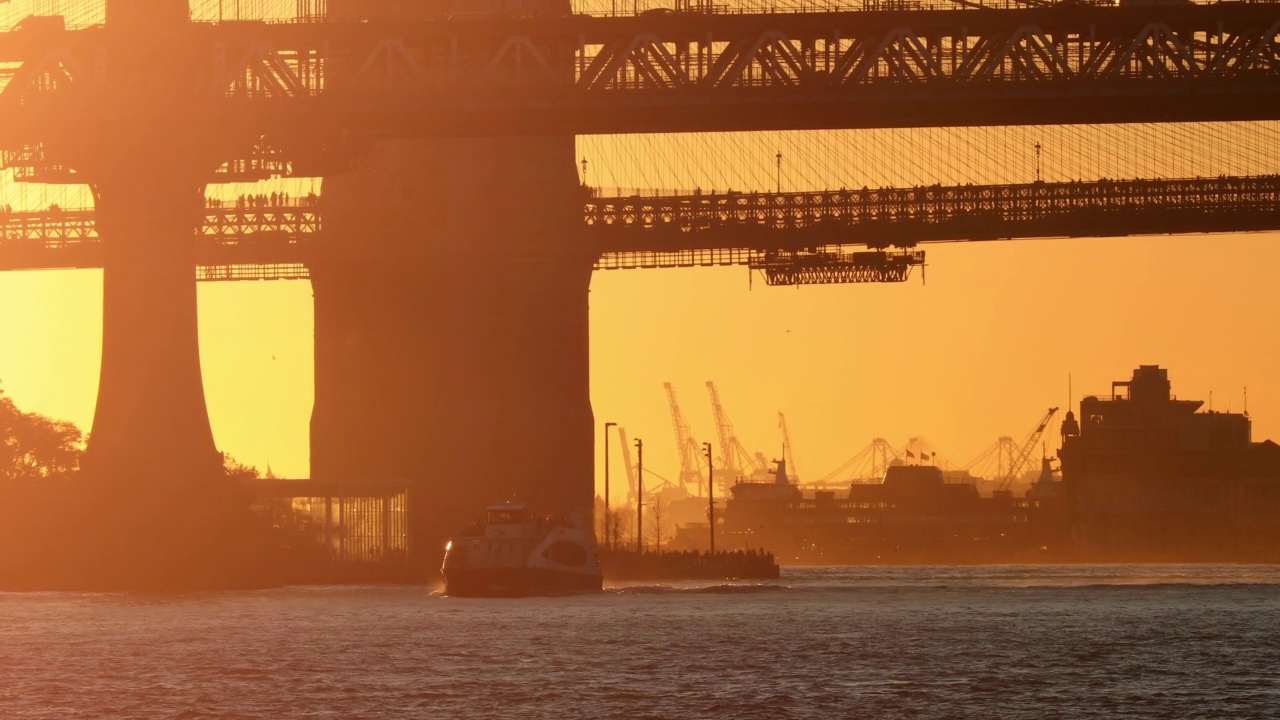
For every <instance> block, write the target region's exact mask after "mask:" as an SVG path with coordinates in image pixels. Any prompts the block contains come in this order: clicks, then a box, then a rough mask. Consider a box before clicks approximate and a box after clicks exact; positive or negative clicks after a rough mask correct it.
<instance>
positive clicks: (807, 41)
mask: <svg viewBox="0 0 1280 720" xmlns="http://www.w3.org/2000/svg"><path fill="white" fill-rule="evenodd" d="M174 32H182V33H186V38H184V42H183V43H182V46H183V47H184V48H185V54H184V56H183V57H182V58H180V59H175V62H181V63H184V66H183V67H182V68H181V72H182V74H183V75H184V76H185V77H186V78H187V80H186V85H185V87H184V89H183V93H182V95H181V97H173V96H171V95H170V96H166V97H151V96H148V95H147V93H148V92H155V91H156V89H155V88H150V87H149V86H148V85H147V84H146V83H134V86H136V87H135V90H136V93H137V95H136V96H131V95H130V93H121V92H120V91H119V88H121V87H130V86H131V85H130V84H129V83H121V82H119V78H113V73H119V72H125V71H128V68H129V65H128V64H127V63H115V62H113V59H112V58H113V57H115V56H116V55H117V54H120V53H122V52H125V51H124V50H122V49H121V48H122V47H124V46H125V45H126V44H127V43H125V42H124V41H125V40H126V39H127V38H126V36H124V35H121V34H120V33H117V32H112V31H110V30H108V29H103V28H92V29H87V30H70V31H69V30H61V29H59V28H57V27H56V26H51V27H45V28H32V29H29V30H21V31H14V32H9V33H4V34H2V35H0V83H3V90H2V91H0V127H2V128H5V131H4V133H3V136H0V144H2V145H4V146H5V147H13V146H15V145H17V144H21V143H28V144H33V143H36V142H40V141H42V140H49V139H50V138H58V137H66V136H69V135H72V134H74V133H75V132H78V131H80V130H81V129H82V128H83V127H85V126H86V124H95V125H96V124H103V123H105V124H112V123H126V124H127V123H131V122H137V121H138V120H139V118H140V117H141V115H142V114H143V113H152V112H154V108H155V107H156V106H157V103H159V104H160V105H161V106H163V107H165V113H166V118H167V121H171V122H180V121H182V119H183V118H184V117H185V118H200V119H201V120H202V121H203V123H204V124H205V126H211V127H217V128H220V131H219V132H221V133H224V134H227V135H238V136H240V137H242V138H243V142H245V143H251V142H253V141H255V140H256V139H258V138H261V137H262V136H263V135H267V136H271V137H274V138H277V139H279V140H280V141H281V143H282V144H283V143H286V142H291V143H292V144H293V145H294V146H299V147H301V146H305V147H308V148H310V149H312V150H315V149H317V148H319V147H321V146H332V144H333V143H334V142H336V139H337V138H350V137H351V136H353V135H354V136H364V137H422V136H439V135H502V134H529V133H550V132H555V133H573V134H590V133H630V132H676V131H728V130H764V129H803V128H841V127H843V128H850V127H907V126H944V125H1004V124H1032V123H1054V124H1065V123H1102V122H1134V121H1166V122H1168V121H1177V120H1188V121H1192V120H1243V119H1275V118H1277V117H1280V9H1278V8H1277V6H1275V5H1266V4H1248V3H1221V4H1215V5H1192V4H1188V5H1186V6H1171V5H1159V6H1129V7H1113V8H1103V7H1083V6H1081V7H1068V6H1057V7H1045V8H1031V9H1026V10H983V11H916V12H843V13H813V14H764V15H715V14H709V15H703V14H698V13H677V14H671V15H663V16H658V17H629V18H594V17H586V16H567V17H564V18H541V19H539V18H517V19H508V20H499V19H487V20H484V21H480V20H467V21H458V20H452V21H450V20H436V21H402V22H397V23H376V22H370V23H359V24H354V23H341V22H330V23H298V24H293V25H289V24H286V25H265V24H258V23H226V24H222V25H217V26H214V25H189V26H184V27H183V28H182V29H181V30H180V31H178V30H175V31H174ZM570 66H572V69H571V70H570V69H569V68H570ZM120 67H124V68H125V70H120V69H119V68H120ZM166 70H172V68H166ZM113 79H114V81H113ZM163 89H164V88H162V90H163ZM171 90H172V89H171V88H169V89H168V90H167V91H168V92H171ZM112 91H114V92H112Z"/></svg>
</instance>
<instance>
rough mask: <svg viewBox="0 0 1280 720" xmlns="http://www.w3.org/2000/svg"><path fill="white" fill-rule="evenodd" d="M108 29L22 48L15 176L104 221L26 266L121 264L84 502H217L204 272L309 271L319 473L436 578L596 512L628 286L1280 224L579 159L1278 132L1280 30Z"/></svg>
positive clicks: (1208, 207) (14, 90)
mask: <svg viewBox="0 0 1280 720" xmlns="http://www.w3.org/2000/svg"><path fill="white" fill-rule="evenodd" d="M105 1H106V14H105V24H104V25H102V26H95V27H87V28H69V27H67V26H65V24H64V23H63V22H60V21H59V20H58V19H55V18H33V19H30V20H28V21H24V22H23V23H22V24H21V26H20V27H18V28H16V29H14V30H12V31H10V32H6V33H0V161H2V163H3V166H4V167H6V168H10V169H12V170H13V171H14V172H15V176H16V177H17V178H18V179H21V180H25V181H30V182H62V183H66V182H71V183H81V184H86V185H88V186H89V187H90V188H91V190H92V192H93V195H94V206H95V208H94V210H92V211H89V210H60V211H57V212H56V213H50V212H41V213H35V214H30V213H21V212H20V213H11V214H7V215H6V216H5V217H3V218H0V226H2V227H3V230H4V238H5V239H4V240H3V245H2V246H0V258H2V260H0V262H3V263H4V267H5V268H39V267H53V266H59V267H88V266H95V267H96V266H99V265H100V266H101V267H102V268H103V278H104V280H103V286H104V299H103V314H104V329H103V359H102V374H101V382H100V390H99V398H98V405H97V409H96V413H95V418H94V424H93V429H92V433H91V441H90V447H89V452H88V455H87V459H86V468H85V470H86V472H87V473H88V474H89V475H91V476H94V477H99V478H105V479H107V480H109V481H110V482H111V483H112V486H113V487H116V488H118V489H119V490H120V492H121V493H122V497H127V498H133V499H134V500H138V499H139V498H151V497H155V496H159V497H162V498H167V499H166V500H165V502H167V503H169V504H170V505H171V506H173V507H188V506H203V504H205V502H204V501H205V500H207V499H208V498H209V497H210V495H209V493H210V492H211V491H210V488H212V487H215V486H216V485H217V483H216V477H217V475H218V463H219V462H220V460H219V458H218V455H217V452H216V446H215V444H214V441H213V437H212V432H211V430H210V428H209V422H208V417H207V412H206V409H205V402H204V395H203V389H202V384H201V369H200V365H199V352H198V350H199V348H198V335H197V327H196V312H195V281H196V279H197V270H196V269H197V267H199V271H198V273H199V275H198V277H199V278H201V279H204V280H214V279H244V278H266V277H280V278H290V277H292V278H301V277H308V278H310V281H311V283H312V288H313V292H314V298H315V338H316V341H315V342H316V344H315V367H316V393H315V407H314V410H313V416H312V425H311V434H312V458H311V460H312V474H313V476H314V477H315V478H316V479H317V480H320V481H330V480H340V479H343V478H349V477H371V478H379V479H396V478H408V479H409V481H410V495H411V497H413V498H414V500H413V508H411V510H410V515H411V517H410V527H411V528H413V530H412V531H411V533H410V534H411V536H412V537H411V542H410V546H411V550H410V551H411V553H415V554H417V555H418V557H419V558H420V560H421V561H422V562H424V563H428V564H429V563H430V561H431V558H432V556H433V555H434V554H435V553H436V552H437V551H438V550H437V549H438V547H439V543H440V541H441V538H442V537H444V536H445V535H447V534H448V533H449V532H451V531H452V530H453V529H454V528H455V526H457V525H458V524H459V523H460V521H462V520H464V519H466V518H469V517H470V516H471V515H472V514H473V513H474V510H475V508H476V507H478V506H482V505H484V504H487V503H488V502H491V501H492V500H493V499H494V498H495V497H498V496H500V495H509V494H511V493H520V494H523V495H524V496H525V497H526V498H528V499H530V500H532V501H533V502H534V503H535V504H538V505H541V506H543V507H546V508H570V507H581V508H585V507H588V506H589V504H590V498H591V495H592V489H591V475H592V452H591V448H592V446H593V438H594V434H595V433H594V421H593V418H592V413H591V407H590V400H589V392H588V390H589V388H588V377H589V367H588V339H587V327H588V322H587V321H588V306H587V292H588V287H589V284H590V278H591V274H592V272H593V271H594V270H596V269H609V268H645V267H671V266H696V265H711V264H744V265H746V266H748V267H752V268H755V269H758V270H760V271H762V272H763V273H764V274H765V276H766V278H767V279H768V280H769V281H770V282H776V283H780V284H787V283H809V282H857V281H868V280H875V281H894V280H902V279H905V277H906V275H907V273H909V272H910V270H911V269H912V268H913V267H916V266H919V265H921V264H923V262H924V255H923V251H922V250H920V249H919V246H920V245H921V244H923V243H928V242H942V241H971V240H982V239H995V238H1003V237H1049V236H1063V235H1067V236H1070V235H1123V234H1134V233H1153V232H1154V233H1173V232H1230V231H1241V230H1259V229H1274V228H1276V226H1277V222H1276V214H1277V202H1276V180H1275V178H1274V176H1262V177H1258V176H1251V177H1221V178H1210V179H1194V178H1190V179H1180V180H1146V181H1142V180H1138V181H1124V182H1120V181H1101V180H1096V181H1090V182H1079V183H1039V182H1037V183H1033V184H1017V185H996V186H950V187H942V186H937V185H935V186H929V187H919V188H879V189H874V190H873V189H867V190H861V189H848V190H836V191H829V192H817V193H772V194H768V193H753V194H747V193H734V194H729V193H720V194H714V195H713V194H711V193H709V192H708V193H689V194H684V195H678V196H675V195H672V196H661V197H622V198H603V197H598V196H591V197H585V198H584V192H583V188H582V181H583V180H582V178H580V177H579V176H578V173H577V171H576V168H575V162H574V161H575V158H574V136H575V135H585V134H597V133H657V132H689V131H703V132H729V131H742V130H770V129H827V128H903V127H944V126H985V125H1020V124H1064V123H1132V122H1174V121H1225V120H1275V119H1278V117H1280V4H1276V3H1269V2H1231V3H1213V4H1196V3H1177V4H1167V3H1161V4H1129V3H1121V4H1120V5H1118V6H1103V5H1097V4H1091V3H1083V2H1080V3H1077V2H1060V3H1052V4H1047V3H1029V4H1034V5H1036V6H1034V7H1001V8H999V9H993V8H991V7H981V5H982V2H981V1H980V0H973V1H972V2H958V3H955V5H956V6H976V7H972V8H970V9H952V10H942V9H935V8H930V9H922V10H908V9H904V6H903V5H902V4H899V5H898V6H897V7H896V8H895V9H868V10H859V11H839V12H820V13H749V12H744V13H722V12H709V11H703V12H658V13H644V14H641V15H637V16H624V17H594V16H586V15H574V14H572V13H570V12H569V11H568V9H569V5H568V2H567V0H531V1H530V2H526V3H524V5H523V6H522V7H523V9H521V10H519V11H517V12H514V13H513V12H509V11H504V10H503V9H502V7H501V6H500V3H498V2H496V0H494V1H493V2H476V3H472V5H474V7H471V6H469V9H470V10H471V11H474V12H469V13H468V14H466V15H455V16H442V15H440V14H439V12H438V11H437V10H435V9H434V5H435V4H434V3H431V2H427V1H426V0H422V1H420V2H417V1H415V0H402V1H401V2H398V3H387V4H386V6H387V7H383V5H384V4H383V3H377V2H373V0H329V2H328V16H327V17H326V18H325V21H324V22H294V23H260V22H222V23H197V22H191V21H190V6H189V5H188V3H187V2H186V0H105ZM392 6H394V10H393V8H392ZM281 176H288V177H307V176H323V177H324V178H325V182H324V193H323V197H322V198H320V199H319V200H318V201H317V202H315V203H314V204H310V205H307V206H302V205H292V206H282V207H265V208H264V207H255V208H230V207H225V208H213V207H209V206H208V201H207V200H206V199H205V196H206V185H207V184H209V183H213V182H226V181H232V180H255V179H265V178H269V177H281ZM862 247H865V248H866V249H861V248H862ZM495 436H501V437H504V438H508V439H509V442H507V443H506V445H505V446H504V447H503V448H501V450H500V451H497V452H495V451H494V449H493V448H492V447H490V446H489V445H488V441H487V438H491V437H495ZM140 457H142V458H147V463H146V464H145V465H146V471H145V472H143V473H139V472H138V467H139V463H138V462H137V458H140ZM149 503H150V504H147V503H141V502H131V503H128V504H126V505H124V506H122V507H127V508H129V509H130V512H133V511H134V510H133V508H137V507H149V506H154V503H153V502H150V501H149ZM190 526H191V527H190V530H189V531H190V532H192V533H198V532H202V530H200V528H201V527H203V528H204V530H203V531H207V532H214V531H215V530H214V529H215V528H216V525H214V524H212V520H210V521H208V523H207V524H206V525H205V526H201V524H200V522H195V521H193V522H192V523H190ZM415 548H416V549H415Z"/></svg>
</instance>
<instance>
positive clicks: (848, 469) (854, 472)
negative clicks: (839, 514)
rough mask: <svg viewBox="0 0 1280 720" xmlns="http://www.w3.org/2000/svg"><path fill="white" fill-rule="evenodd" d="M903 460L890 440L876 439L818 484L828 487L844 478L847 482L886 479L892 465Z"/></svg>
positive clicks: (821, 479)
mask: <svg viewBox="0 0 1280 720" xmlns="http://www.w3.org/2000/svg"><path fill="white" fill-rule="evenodd" d="M901 459H902V456H901V455H900V454H899V453H898V451H897V450H895V449H894V448H893V446H892V445H890V444H889V441H888V440H885V439H884V438H876V439H874V440H872V441H871V442H870V443H868V444H867V446H866V447H864V448H862V449H861V450H859V451H858V454H856V455H854V456H853V457H851V458H849V459H848V460H845V461H844V462H843V463H842V464H841V465H840V467H838V468H836V469H835V470H832V471H831V472H829V473H827V474H826V475H824V476H822V477H821V478H820V479H819V480H818V482H817V484H818V485H826V484H827V483H830V482H833V481H835V480H836V479H837V478H842V477H843V478H846V481H848V480H852V481H854V482H858V481H861V480H866V479H868V478H875V479H879V478H882V477H884V473H885V471H886V470H888V469H889V464H890V463H892V462H894V461H895V460H897V461H901Z"/></svg>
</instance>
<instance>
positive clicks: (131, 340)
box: [50, 0, 251, 588]
mask: <svg viewBox="0 0 1280 720" xmlns="http://www.w3.org/2000/svg"><path fill="white" fill-rule="evenodd" d="M188 21H189V19H188V12H187V7H186V4H185V2H171V1H169V0H165V1H163V2H155V1H152V2H139V1H138V0H119V1H118V2H108V3H107V30H106V32H107V33H109V37H110V44H111V58H112V65H111V66H110V70H109V72H110V73H111V81H112V82H113V92H112V94H111V96H110V98H109V99H107V100H105V102H109V103H114V104H120V105H125V104H129V103H135V104H141V103H148V102H151V101H152V100H153V99H154V98H155V97H165V96H168V97H172V96H173V93H175V92H181V88H182V86H183V83H184V82H185V80H186V78H185V76H184V74H185V72H186V71H187V70H188V69H189V68H190V67H191V66H190V65H187V64H186V63H185V62H184V60H183V57H184V56H183V50H182V47H181V45H179V44H178V43H180V42H181V34H180V33H176V32H173V30H174V29H175V28H177V27H179V26H180V25H181V24H183V23H187V22H188ZM158 57H167V58H170V60H169V61H168V62H167V63H166V64H165V65H164V67H167V68H169V69H170V70H169V71H166V72H163V73H160V72H156V71H155V67H156V66H157V65H158V63H156V62H155V59H156V58H158ZM137 77H146V78H147V81H146V82H145V83H137V82H136V80H133V81H131V80H130V78H137ZM108 110H111V108H108ZM168 113H169V110H167V109H166V108H165V107H163V106H161V105H156V110H155V114H154V116H152V117H148V118H147V119H146V120H145V121H144V122H141V123H137V122H132V123H123V122H112V121H108V122H105V123H103V124H101V126H99V127H95V128H94V129H93V131H92V132H86V131H85V130H83V129H82V128H81V129H76V128H74V127H72V128H70V129H69V130H66V131H60V129H57V128H54V129H51V131H50V132H51V135H52V136H53V137H54V138H55V141H54V142H52V143H51V144H50V145H51V147H55V148H57V149H58V150H59V151H60V152H65V153H66V157H67V158H68V159H70V161H71V163H72V165H73V166H74V167H76V169H77V170H78V171H79V172H80V173H81V174H82V175H83V177H84V178H85V179H86V180H87V182H88V183H89V185H90V187H91V188H92V191H93V195H94V199H95V206H96V214H97V217H98V224H99V227H100V233H101V237H102V238H103V300H102V303H103V305H102V308H103V312H102V315H103V317H102V362H101V370H100V380H99V389H98V399H97V405H96V408H95V412H94V418H93V426H92V430H91V432H90V435H89V443H88V448H87V452H86V455H85V459H84V470H85V472H86V475H87V477H88V479H89V480H91V483H90V484H89V485H87V486H86V489H85V491H84V492H83V493H82V497H81V498H80V501H81V505H82V506H79V505H77V506H75V507H71V508H67V509H66V510H65V514H66V515H67V516H68V519H67V523H68V527H67V529H66V530H65V531H64V532H63V533H62V537H61V538H60V539H61V541H63V542H65V543H66V544H67V553H68V555H67V557H66V558H65V559H64V560H63V561H62V562H61V563H56V564H51V566H55V565H56V567H58V568H60V571H61V572H63V573H64V574H65V579H66V581H67V582H72V583H75V584H76V585H75V586H82V587H97V588H110V587H142V586H157V587H192V586H203V585H207V584H212V585H223V584H226V582H227V581H228V577H229V575H228V573H232V572H235V571H234V570H233V569H232V568H233V565H234V563H235V562H236V561H237V560H238V559H241V558H242V557H243V556H244V553H242V552H240V550H239V548H236V547H232V546H233V545H235V542H233V541H229V540H228V539H227V538H228V535H230V534H232V532H231V527H230V524H231V523H234V522H235V521H236V517H237V515H236V513H238V512H242V511H243V510H244V509H246V507H247V506H246V505H245V503H243V502H241V501H240V500H239V499H238V497H237V495H235V494H234V493H235V489H234V488H233V487H232V485H231V484H230V483H229V482H227V481H226V479H225V476H224V474H223V472H222V458H221V456H220V454H219V453H218V451H217V448H216V447H215V445H214V439H213V433H212V431H211V429H210V425H209V417H208V412H207V408H206V405H205V396H204V385H203V381H202V376H201V369H200V351H199V334H198V327H197V314H196V278H195V267H196V259H195V249H196V248H195V237H194V233H195V229H196V228H197V227H198V226H199V223H200V221H201V219H202V216H203V202H204V192H205V178H207V177H209V175H210V173H211V171H212V170H213V169H214V168H216V167H217V164H218V161H217V160H216V158H217V157H218V155H219V152H218V150H217V149H216V148H215V147H212V145H211V141H210V140H209V139H208V138H209V137H211V136H212V135H213V134H214V133H213V129H212V128H209V127H203V126H201V125H200V123H199V122H198V121H197V122H195V123H187V122H183V121H181V120H178V121H175V120H174V119H173V118H172V117H168V116H167V115H168ZM224 561H225V562H224ZM248 576H249V573H248V572H242V573H241V576H240V577H241V578H243V581H246V582H251V581H250V580H248Z"/></svg>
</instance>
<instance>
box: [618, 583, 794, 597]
mask: <svg viewBox="0 0 1280 720" xmlns="http://www.w3.org/2000/svg"><path fill="white" fill-rule="evenodd" d="M792 589H793V588H792V587H791V586H789V585H779V584H776V583H753V584H750V585H747V584H734V583H721V584H718V585H700V586H696V587H693V586H687V585H686V586H681V585H622V586H615V587H605V589H604V591H605V592H606V593H612V594H614V595H754V594H757V593H776V592H786V591H789V590H792Z"/></svg>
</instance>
